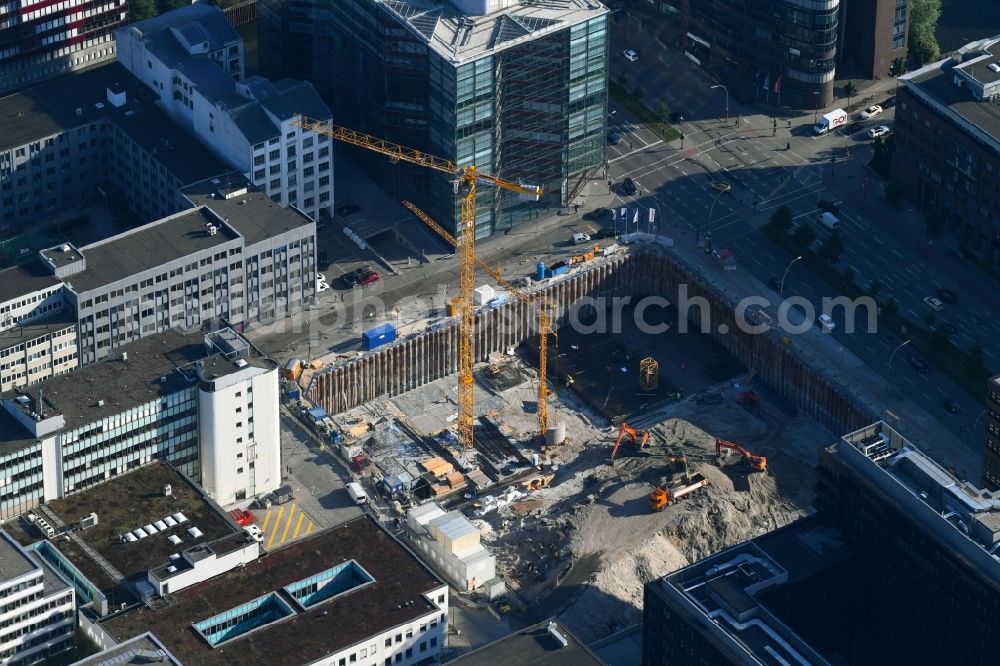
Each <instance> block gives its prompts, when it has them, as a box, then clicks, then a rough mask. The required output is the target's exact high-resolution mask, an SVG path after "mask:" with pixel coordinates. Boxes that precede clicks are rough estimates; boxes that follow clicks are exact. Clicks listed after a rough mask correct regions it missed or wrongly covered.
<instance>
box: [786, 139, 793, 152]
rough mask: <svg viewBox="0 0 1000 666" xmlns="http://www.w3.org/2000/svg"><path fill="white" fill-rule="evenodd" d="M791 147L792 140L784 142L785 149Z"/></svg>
mask: <svg viewBox="0 0 1000 666" xmlns="http://www.w3.org/2000/svg"><path fill="white" fill-rule="evenodd" d="M791 149H792V142H791V141H788V142H786V143H785V150H791Z"/></svg>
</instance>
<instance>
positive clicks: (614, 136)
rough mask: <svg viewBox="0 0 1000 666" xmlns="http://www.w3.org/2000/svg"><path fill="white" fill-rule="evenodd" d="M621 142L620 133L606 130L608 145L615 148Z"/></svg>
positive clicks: (614, 130)
mask: <svg viewBox="0 0 1000 666" xmlns="http://www.w3.org/2000/svg"><path fill="white" fill-rule="evenodd" d="M621 142H622V133H621V132H619V131H618V130H616V129H609V130H608V143H609V144H611V145H612V146H617V145H618V144H619V143H621Z"/></svg>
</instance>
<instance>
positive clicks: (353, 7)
mask: <svg viewBox="0 0 1000 666" xmlns="http://www.w3.org/2000/svg"><path fill="white" fill-rule="evenodd" d="M476 4H478V5H480V6H484V7H485V10H486V13H484V14H476V13H474V12H471V11H469V10H468V7H467V6H468V5H476ZM493 4H496V3H493ZM556 4H558V3H553V5H556ZM592 4H593V5H595V6H593V7H583V8H581V7H578V6H576V5H569V4H568V5H567V6H546V7H543V6H541V5H540V4H536V3H510V4H509V6H506V7H503V8H502V9H501V8H493V7H492V5H491V3H490V2H488V1H487V2H480V3H459V2H455V3H451V4H449V3H428V2H424V1H423V0H402V1H393V2H389V1H383V0H343V1H336V2H334V1H332V0H326V1H325V2H320V3H315V2H304V1H303V0H266V1H264V2H262V3H261V5H260V16H261V22H260V36H261V46H260V48H261V51H262V53H263V56H262V61H263V62H265V63H269V64H270V66H271V67H272V70H271V71H269V72H268V74H269V75H272V76H286V75H289V74H291V73H292V72H294V73H295V75H296V76H299V77H304V78H307V79H309V80H310V81H312V82H313V84H314V85H316V87H317V89H318V90H319V91H320V93H321V94H322V95H324V96H325V98H326V101H327V103H328V104H329V105H330V107H331V109H332V110H333V114H334V119H335V120H334V122H336V123H337V124H338V125H344V126H347V127H350V128H352V129H357V130H360V131H363V132H366V133H369V134H372V135H375V136H379V137H384V138H387V139H389V140H391V141H394V142H396V143H399V144H402V145H405V146H408V147H412V148H417V149H420V150H424V151H426V152H429V153H431V154H434V155H437V156H440V157H444V158H447V159H451V160H453V161H454V162H456V163H457V164H458V165H460V166H465V165H475V166H476V167H477V168H478V169H479V170H481V171H483V172H484V173H487V174H491V175H496V176H499V177H501V178H504V179H507V180H511V181H515V182H522V183H525V184H530V185H540V186H541V187H542V188H543V189H544V191H545V193H544V194H543V195H542V199H541V201H540V202H537V203H536V202H534V201H533V200H532V201H530V202H529V201H522V200H519V198H518V196H517V195H515V194H514V193H510V192H506V191H494V190H492V189H490V188H488V187H480V188H479V189H478V203H477V218H476V235H477V237H480V238H482V237H486V236H489V235H492V234H496V233H501V232H504V231H507V230H509V229H511V228H512V227H514V226H516V225H517V224H518V223H520V222H524V221H526V220H529V219H533V218H534V216H536V215H538V214H539V211H542V210H544V209H554V208H558V207H560V206H564V205H566V204H567V202H568V201H569V199H570V198H572V196H573V194H574V193H575V189H576V188H578V187H579V186H580V184H581V183H582V181H583V179H584V178H586V177H587V176H588V175H593V174H594V173H595V172H596V173H597V174H598V175H597V177H601V176H600V173H599V172H600V170H601V169H602V168H603V167H604V166H605V159H606V156H605V134H606V118H607V77H608V25H607V23H608V21H607V19H608V12H607V9H606V8H604V7H603V5H600V4H599V3H592ZM357 157H358V158H359V159H360V160H361V161H362V162H363V163H365V164H366V165H367V166H368V167H369V168H370V170H371V172H372V173H373V174H374V176H375V178H376V180H378V181H379V182H380V183H381V184H382V186H383V187H384V188H385V189H386V190H388V191H389V192H390V194H392V196H393V197H394V198H396V199H403V198H409V199H412V200H413V201H414V202H415V203H417V205H419V206H420V207H421V208H423V209H424V210H425V211H426V212H427V213H428V214H429V215H431V216H432V217H434V218H436V219H437V220H439V221H441V222H442V223H444V224H445V226H446V227H452V228H456V226H457V221H458V219H459V215H460V208H459V201H458V197H457V194H456V193H455V189H454V186H453V183H452V182H451V180H450V178H449V177H448V176H447V175H446V174H439V173H436V172H432V171H429V170H426V169H422V168H420V167H416V166H413V165H407V164H402V163H400V164H390V163H389V162H388V160H386V159H385V158H384V157H382V156H380V155H377V154H374V153H371V154H359V155H357Z"/></svg>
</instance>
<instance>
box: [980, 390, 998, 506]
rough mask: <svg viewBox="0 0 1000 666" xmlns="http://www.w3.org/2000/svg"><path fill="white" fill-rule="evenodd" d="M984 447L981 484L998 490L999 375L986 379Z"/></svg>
mask: <svg viewBox="0 0 1000 666" xmlns="http://www.w3.org/2000/svg"><path fill="white" fill-rule="evenodd" d="M984 416H985V417H986V448H985V449H984V450H983V485H984V486H986V487H987V488H989V489H990V490H1000V375H996V376H994V377H990V378H989V379H988V380H986V413H985V414H984Z"/></svg>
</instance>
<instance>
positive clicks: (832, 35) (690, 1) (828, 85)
mask: <svg viewBox="0 0 1000 666" xmlns="http://www.w3.org/2000/svg"><path fill="white" fill-rule="evenodd" d="M634 1H637V0H634ZM882 1H885V0H882ZM646 2H647V3H649V4H653V5H655V7H656V8H657V9H658V10H659V12H661V13H662V14H663V15H664V16H667V17H669V18H671V19H672V20H676V21H677V22H678V24H679V26H680V29H681V30H682V31H683V33H684V38H683V43H684V52H685V55H687V57H688V58H690V59H691V60H693V61H694V62H696V63H698V64H699V65H701V66H702V67H704V68H706V69H708V70H709V71H711V72H713V73H714V74H716V75H717V76H718V77H719V78H720V79H722V81H723V82H724V83H725V84H726V85H728V86H729V93H730V94H732V95H733V96H734V97H738V98H740V99H746V100H751V101H760V102H769V103H771V104H777V105H780V106H791V107H793V108H800V109H812V108H815V107H817V106H818V107H819V108H823V107H825V106H828V105H830V104H831V103H832V102H833V80H834V77H835V70H836V61H837V40H838V38H839V35H840V20H841V16H840V11H841V5H842V4H843V2H842V0H808V1H807V0H757V1H756V2H746V1H745V0H697V1H695V0H646Z"/></svg>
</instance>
